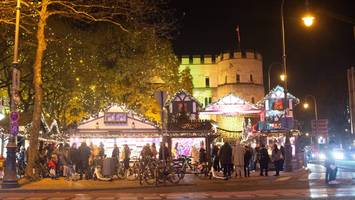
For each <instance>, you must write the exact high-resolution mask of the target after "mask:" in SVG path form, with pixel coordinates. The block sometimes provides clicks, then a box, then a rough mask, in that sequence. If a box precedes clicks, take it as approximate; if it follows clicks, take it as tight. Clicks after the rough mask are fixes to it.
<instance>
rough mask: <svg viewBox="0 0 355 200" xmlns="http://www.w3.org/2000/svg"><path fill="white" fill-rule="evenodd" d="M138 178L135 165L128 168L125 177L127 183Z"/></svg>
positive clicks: (137, 169) (137, 168) (137, 170)
mask: <svg viewBox="0 0 355 200" xmlns="http://www.w3.org/2000/svg"><path fill="white" fill-rule="evenodd" d="M138 176H139V167H138V166H137V164H133V166H132V167H129V168H128V169H127V175H126V178H127V180H129V181H134V180H137V179H138Z"/></svg>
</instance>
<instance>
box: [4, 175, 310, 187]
mask: <svg viewBox="0 0 355 200" xmlns="http://www.w3.org/2000/svg"><path fill="white" fill-rule="evenodd" d="M272 175H273V172H270V175H269V177H260V176H259V174H258V172H255V173H252V174H251V177H250V178H244V177H243V178H239V177H238V178H232V179H229V180H228V181H226V180H220V179H213V178H212V180H210V179H209V178H208V177H197V176H195V175H186V176H185V178H184V179H183V180H181V181H180V183H179V184H177V185H174V184H171V183H167V184H161V185H159V186H164V187H183V186H192V185H205V186H213V185H215V184H216V183H219V185H225V186H228V185H235V184H236V183H238V182H240V183H239V184H238V185H240V186H242V185H245V186H247V185H249V184H254V183H255V182H259V183H261V184H262V183H264V184H268V183H270V182H274V183H279V184H282V182H284V181H290V180H293V179H295V180H296V179H298V178H301V177H302V178H306V177H307V176H308V172H307V171H306V170H297V171H294V172H283V173H282V174H281V176H279V177H274V176H272ZM0 183H1V182H0ZM19 184H20V185H21V187H19V188H14V189H0V192H6V191H9V192H14V191H16V192H61V191H63V192H66V191H93V190H94V191H95V190H97V191H100V190H102V191H104V190H127V189H146V188H157V187H156V186H155V185H147V184H143V185H140V184H139V181H128V180H115V181H98V180H95V181H94V180H79V181H67V180H64V178H60V179H58V180H52V179H49V178H46V179H42V180H39V181H36V182H25V181H24V180H19Z"/></svg>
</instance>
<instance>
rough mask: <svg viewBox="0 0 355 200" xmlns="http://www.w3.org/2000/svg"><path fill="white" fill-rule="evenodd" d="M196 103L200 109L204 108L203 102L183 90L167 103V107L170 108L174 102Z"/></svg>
mask: <svg viewBox="0 0 355 200" xmlns="http://www.w3.org/2000/svg"><path fill="white" fill-rule="evenodd" d="M191 100H192V101H195V102H196V103H197V104H198V105H199V106H200V107H202V104H201V102H199V101H198V100H197V99H196V98H195V97H193V96H192V95H191V94H190V93H189V92H188V91H186V90H184V89H182V90H179V91H177V92H176V93H175V94H174V95H172V96H171V98H170V99H169V100H168V101H166V102H165V106H169V105H170V104H171V102H173V101H191Z"/></svg>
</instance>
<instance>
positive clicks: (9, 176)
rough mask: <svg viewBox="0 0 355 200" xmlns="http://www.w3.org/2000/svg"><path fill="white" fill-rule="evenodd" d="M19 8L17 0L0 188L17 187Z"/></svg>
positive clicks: (19, 2) (19, 0)
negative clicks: (8, 106) (9, 95)
mask: <svg viewBox="0 0 355 200" xmlns="http://www.w3.org/2000/svg"><path fill="white" fill-rule="evenodd" d="M20 9H21V0H17V5H16V27H15V43H14V58H13V62H12V64H13V67H12V87H11V100H10V101H11V106H10V108H11V112H10V137H9V142H8V143H7V146H6V149H7V156H6V162H5V171H4V179H3V182H2V188H15V187H19V184H18V182H17V173H16V149H17V142H16V139H17V133H18V120H19V112H18V111H17V105H18V103H19V96H18V91H19V87H20V70H19V69H18V43H19V32H20Z"/></svg>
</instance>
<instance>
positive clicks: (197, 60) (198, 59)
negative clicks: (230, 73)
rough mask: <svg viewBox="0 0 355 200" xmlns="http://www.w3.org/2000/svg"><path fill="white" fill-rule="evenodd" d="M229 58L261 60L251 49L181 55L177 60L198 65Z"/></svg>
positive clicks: (258, 54) (259, 55)
mask: <svg viewBox="0 0 355 200" xmlns="http://www.w3.org/2000/svg"><path fill="white" fill-rule="evenodd" d="M230 59H255V60H260V61H262V56H261V54H260V53H257V52H255V51H252V50H247V51H234V52H222V53H220V54H204V55H182V56H180V57H179V62H180V64H182V65H184V64H185V65H188V64H192V65H200V64H216V63H218V62H221V61H223V60H230Z"/></svg>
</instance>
